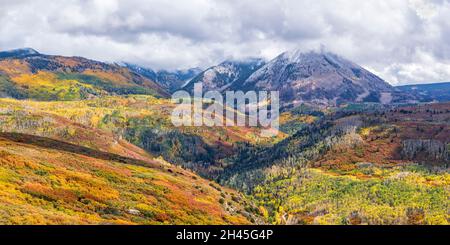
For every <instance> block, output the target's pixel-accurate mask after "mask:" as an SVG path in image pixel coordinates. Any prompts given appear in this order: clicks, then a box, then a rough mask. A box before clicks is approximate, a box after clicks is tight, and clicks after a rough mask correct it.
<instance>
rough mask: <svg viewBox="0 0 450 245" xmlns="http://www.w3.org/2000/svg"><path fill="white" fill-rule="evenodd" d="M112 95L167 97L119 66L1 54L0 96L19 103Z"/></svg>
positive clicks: (28, 52) (17, 52) (31, 52)
mask: <svg viewBox="0 0 450 245" xmlns="http://www.w3.org/2000/svg"><path fill="white" fill-rule="evenodd" d="M112 94H151V95H155V96H160V97H165V96H168V93H167V92H166V91H165V89H164V88H162V87H161V86H160V85H159V84H157V83H155V82H154V81H152V80H150V79H148V78H146V77H144V76H142V75H140V74H137V73H135V72H133V71H131V70H129V69H127V68H125V67H121V66H119V65H116V64H107V63H103V62H98V61H93V60H89V59H85V58H81V57H64V56H53V55H44V54H40V53H38V52H36V51H34V50H30V49H23V50H13V51H7V52H2V53H0V95H2V96H3V97H5V96H8V97H13V98H18V99H24V98H30V99H36V100H78V99H85V98H90V97H95V96H101V95H112Z"/></svg>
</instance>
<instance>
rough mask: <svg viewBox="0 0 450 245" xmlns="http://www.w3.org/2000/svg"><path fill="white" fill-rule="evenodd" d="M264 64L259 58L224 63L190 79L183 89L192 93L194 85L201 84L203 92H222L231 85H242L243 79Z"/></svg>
mask: <svg viewBox="0 0 450 245" xmlns="http://www.w3.org/2000/svg"><path fill="white" fill-rule="evenodd" d="M264 64H265V61H264V60H263V59H259V58H252V59H246V60H229V61H224V62H222V63H220V64H219V65H216V66H212V67H210V68H208V69H206V70H205V71H203V72H202V73H200V74H199V75H198V76H196V77H194V78H192V80H191V81H189V83H188V84H186V85H185V86H184V87H183V89H185V90H187V91H191V92H192V91H193V89H194V83H198V82H201V83H202V84H203V90H204V91H209V90H219V91H224V90H226V89H228V88H229V87H230V86H231V85H232V84H233V85H237V84H241V83H243V82H244V81H245V79H247V78H248V77H249V76H250V75H251V74H252V73H253V72H255V71H256V70H257V69H259V68H260V67H261V66H263V65H264Z"/></svg>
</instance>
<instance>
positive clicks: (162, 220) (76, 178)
mask: <svg viewBox="0 0 450 245" xmlns="http://www.w3.org/2000/svg"><path fill="white" fill-rule="evenodd" d="M77 103H80V104H77ZM82 103H87V104H89V105H91V106H92V110H87V109H85V108H82V107H81V106H80V105H81V104H82ZM97 103H103V104H105V103H106V104H107V103H108V102H107V101H106V100H105V98H99V99H98V102H97ZM113 103H114V102H113ZM98 106H99V104H97V105H96V104H95V103H94V102H93V101H91V102H85V101H57V102H34V101H27V100H14V99H0V187H1V188H0V189H1V190H0V204H1V205H2V207H3V208H2V211H0V223H1V224H100V223H106V224H123V223H126V224H246V223H249V222H250V221H253V219H254V218H253V217H255V219H258V218H257V217H256V216H255V215H254V214H252V213H249V212H247V211H245V210H244V209H247V208H248V207H252V205H251V203H249V202H248V201H247V200H246V199H245V198H244V197H243V196H241V195H240V194H238V193H237V192H235V191H232V190H229V189H227V188H222V187H219V186H218V185H216V184H215V183H213V182H210V181H207V180H204V179H202V178H201V177H199V176H198V175H196V174H194V173H192V172H190V171H187V170H184V169H182V168H180V167H176V166H174V165H172V164H170V163H168V162H166V161H165V160H163V159H162V158H154V157H153V156H152V155H150V154H148V153H147V152H145V151H144V150H143V149H141V148H139V147H137V146H135V145H132V144H130V143H129V142H127V141H125V140H123V139H121V137H120V135H119V134H118V132H114V128H109V127H106V128H104V127H100V126H99V127H98V128H93V127H90V126H88V125H90V124H93V125H97V123H99V124H100V125H105V124H106V123H108V122H101V121H97V118H98V116H97V115H96V114H98V113H102V112H101V111H100V109H101V110H104V112H103V113H105V118H111V116H110V115H109V114H107V113H108V110H106V109H104V108H99V107H98ZM116 109H118V107H116ZM127 111H129V110H127ZM83 112H84V114H83ZM130 113H132V114H133V113H136V112H130ZM58 114H61V115H64V116H60V115H58ZM113 115H114V113H113ZM86 116H92V118H91V117H86ZM118 119H119V117H115V118H111V121H113V122H115V121H116V120H118ZM72 120H75V121H72ZM76 121H78V122H76ZM82 123H83V124H82ZM117 123H119V124H120V122H117ZM121 125H122V124H121ZM101 128H102V129H101ZM112 131H113V132H112Z"/></svg>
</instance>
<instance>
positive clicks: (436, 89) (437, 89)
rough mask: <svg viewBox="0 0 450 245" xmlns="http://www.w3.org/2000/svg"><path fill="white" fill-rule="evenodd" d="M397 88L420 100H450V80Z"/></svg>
mask: <svg viewBox="0 0 450 245" xmlns="http://www.w3.org/2000/svg"><path fill="white" fill-rule="evenodd" d="M395 88H396V89H397V90H399V91H401V92H403V93H405V94H408V95H410V96H412V97H413V98H415V99H416V100H418V101H420V102H432V101H440V102H444V101H450V82H446V83H431V84H416V85H404V86H397V87H395Z"/></svg>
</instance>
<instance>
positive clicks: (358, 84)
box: [184, 50, 394, 106]
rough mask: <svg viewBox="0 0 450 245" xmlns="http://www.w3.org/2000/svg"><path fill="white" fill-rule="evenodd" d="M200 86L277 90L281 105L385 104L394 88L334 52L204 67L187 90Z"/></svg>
mask: <svg viewBox="0 0 450 245" xmlns="http://www.w3.org/2000/svg"><path fill="white" fill-rule="evenodd" d="M195 82H203V87H204V89H205V90H211V89H216V90H219V91H226V90H243V91H248V90H256V91H259V90H277V91H279V92H280V100H281V102H282V104H283V105H285V106H289V105H293V106H295V105H299V104H301V103H313V104H320V105H338V104H341V103H345V102H381V103H389V102H391V101H392V99H393V94H394V88H393V87H392V86H391V85H389V84H388V83H387V82H385V81H384V80H382V79H381V78H379V77H377V76H376V75H374V74H372V73H371V72H369V71H367V70H366V69H364V68H362V67H361V66H359V65H357V64H355V63H353V62H351V61H348V60H346V59H344V58H342V57H339V56H337V55H335V54H332V53H325V52H308V53H303V52H301V51H299V50H294V51H290V52H285V53H282V54H281V55H279V56H277V57H276V58H274V59H273V60H271V61H269V62H267V63H266V62H264V61H263V60H260V59H254V60H250V61H227V62H224V63H221V64H219V65H217V66H213V67H211V68H208V69H207V70H205V71H204V72H202V73H200V74H199V75H198V76H197V77H195V78H193V79H192V80H191V82H189V83H188V85H187V86H186V87H184V88H185V89H187V90H191V89H192V85H193V83H195Z"/></svg>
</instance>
